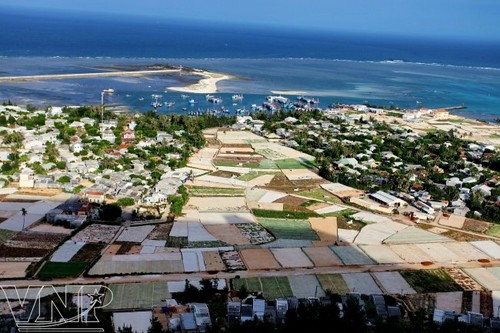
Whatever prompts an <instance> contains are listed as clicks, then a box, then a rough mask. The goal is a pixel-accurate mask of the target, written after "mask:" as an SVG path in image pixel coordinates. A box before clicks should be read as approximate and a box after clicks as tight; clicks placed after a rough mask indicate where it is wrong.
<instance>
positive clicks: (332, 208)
mask: <svg viewBox="0 0 500 333" xmlns="http://www.w3.org/2000/svg"><path fill="white" fill-rule="evenodd" d="M344 209H346V208H345V207H342V206H339V205H331V206H328V207H325V208H320V209H316V210H315V212H316V213H318V214H328V213H335V212H340V211H341V210H344Z"/></svg>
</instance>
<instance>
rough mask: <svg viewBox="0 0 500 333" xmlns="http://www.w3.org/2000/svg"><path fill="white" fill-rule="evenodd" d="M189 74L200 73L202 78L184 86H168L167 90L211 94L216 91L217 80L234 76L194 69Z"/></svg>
mask: <svg viewBox="0 0 500 333" xmlns="http://www.w3.org/2000/svg"><path fill="white" fill-rule="evenodd" d="M188 74H190V75H200V76H202V77H203V78H202V79H201V80H200V81H198V82H197V83H194V84H191V85H189V86H186V87H168V88H167V89H168V90H172V91H179V92H185V93H191V94H213V93H215V92H217V91H218V90H217V82H219V81H222V80H230V79H234V76H231V75H227V74H221V73H214V72H208V71H201V70H194V71H192V72H189V73H188Z"/></svg>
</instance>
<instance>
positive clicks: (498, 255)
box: [470, 240, 500, 259]
mask: <svg viewBox="0 0 500 333" xmlns="http://www.w3.org/2000/svg"><path fill="white" fill-rule="evenodd" d="M470 244H472V245H473V246H474V247H476V248H478V249H479V250H481V251H482V252H484V253H486V254H487V255H489V256H490V257H492V258H493V259H500V245H498V244H497V243H495V242H494V241H491V240H487V241H475V242H470Z"/></svg>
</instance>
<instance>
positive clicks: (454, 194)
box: [443, 186, 460, 202]
mask: <svg viewBox="0 0 500 333" xmlns="http://www.w3.org/2000/svg"><path fill="white" fill-rule="evenodd" d="M443 192H444V197H445V198H446V200H448V201H450V202H451V201H455V200H457V199H458V197H459V195H460V191H459V190H458V188H456V187H455V186H446V187H445V188H444V191H443Z"/></svg>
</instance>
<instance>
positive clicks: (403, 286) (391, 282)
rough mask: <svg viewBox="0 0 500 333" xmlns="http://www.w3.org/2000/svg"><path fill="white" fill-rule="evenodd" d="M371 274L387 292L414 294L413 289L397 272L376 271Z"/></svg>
mask: <svg viewBox="0 0 500 333" xmlns="http://www.w3.org/2000/svg"><path fill="white" fill-rule="evenodd" d="M372 275H373V276H374V277H375V278H376V279H377V280H378V282H379V283H380V284H381V285H382V288H383V289H384V291H385V292H386V293H388V294H403V295H405V294H415V293H416V292H415V290H414V289H413V288H412V287H411V286H410V285H409V284H408V282H406V280H405V279H403V277H402V276H401V274H399V272H376V273H372Z"/></svg>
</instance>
